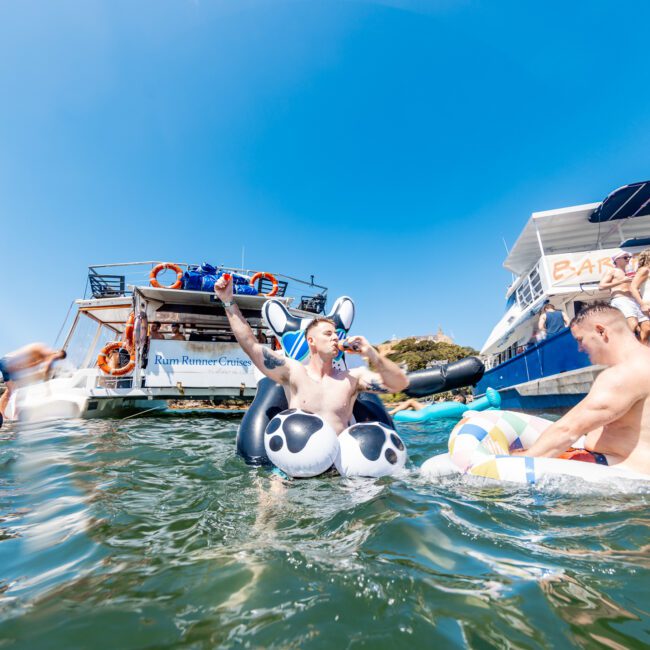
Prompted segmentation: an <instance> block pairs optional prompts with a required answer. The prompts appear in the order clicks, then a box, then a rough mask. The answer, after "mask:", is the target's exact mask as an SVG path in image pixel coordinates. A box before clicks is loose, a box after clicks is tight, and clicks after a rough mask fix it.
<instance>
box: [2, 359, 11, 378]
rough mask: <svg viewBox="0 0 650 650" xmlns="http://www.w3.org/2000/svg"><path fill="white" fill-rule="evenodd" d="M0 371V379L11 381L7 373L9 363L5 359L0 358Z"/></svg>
mask: <svg viewBox="0 0 650 650" xmlns="http://www.w3.org/2000/svg"><path fill="white" fill-rule="evenodd" d="M0 373H1V374H2V379H3V380H4V381H11V375H10V374H9V364H8V363H7V360H6V359H0Z"/></svg>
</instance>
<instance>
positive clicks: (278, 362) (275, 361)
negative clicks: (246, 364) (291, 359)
mask: <svg viewBox="0 0 650 650" xmlns="http://www.w3.org/2000/svg"><path fill="white" fill-rule="evenodd" d="M262 356H263V357H264V367H265V368H266V369H267V370H274V369H275V368H279V367H280V366H283V365H284V364H285V363H286V361H285V360H284V359H282V358H281V357H279V356H278V355H277V354H273V352H271V350H269V349H268V348H262Z"/></svg>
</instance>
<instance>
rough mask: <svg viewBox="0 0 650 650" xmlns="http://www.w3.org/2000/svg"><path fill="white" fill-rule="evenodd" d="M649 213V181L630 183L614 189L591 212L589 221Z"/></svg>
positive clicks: (601, 220) (600, 221)
mask: <svg viewBox="0 0 650 650" xmlns="http://www.w3.org/2000/svg"><path fill="white" fill-rule="evenodd" d="M648 215H650V181H643V182H642V183H631V184H630V185H624V186H623V187H619V188H618V189H617V190H614V191H613V192H612V193H611V194H610V195H609V196H608V197H607V198H606V199H605V200H604V201H603V202H602V203H601V204H600V205H599V206H598V207H597V208H596V209H595V210H594V211H593V213H592V214H591V216H590V217H589V221H591V223H603V222H604V221H614V220H615V219H629V218H631V217H644V216H648Z"/></svg>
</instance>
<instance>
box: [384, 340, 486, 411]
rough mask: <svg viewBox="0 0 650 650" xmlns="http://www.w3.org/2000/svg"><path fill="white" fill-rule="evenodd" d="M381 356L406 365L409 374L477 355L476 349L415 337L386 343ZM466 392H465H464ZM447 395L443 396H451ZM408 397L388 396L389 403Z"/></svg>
mask: <svg viewBox="0 0 650 650" xmlns="http://www.w3.org/2000/svg"><path fill="white" fill-rule="evenodd" d="M378 348H379V351H380V352H381V354H383V355H385V356H386V357H387V358H388V359H390V360H391V361H394V362H395V363H397V364H400V365H402V364H403V365H405V366H406V369H407V372H414V371H415V370H422V369H424V368H426V367H427V366H429V365H434V364H433V363H432V362H439V363H451V362H452V361H459V360H460V359H464V358H465V357H469V356H473V355H477V354H478V352H477V351H476V350H475V349H474V348H470V347H468V346H463V345H456V344H455V343H447V342H444V341H439V342H437V341H431V340H418V339H416V338H415V337H411V338H406V339H401V340H399V341H386V342H385V343H382V344H381V345H379V346H378ZM463 392H464V391H463ZM450 395H451V393H449V394H448V395H447V394H446V393H445V394H444V395H443V396H448V397H449V396H450ZM405 398H406V395H404V394H403V393H397V394H396V395H390V396H387V401H391V402H392V401H398V400H402V399H405Z"/></svg>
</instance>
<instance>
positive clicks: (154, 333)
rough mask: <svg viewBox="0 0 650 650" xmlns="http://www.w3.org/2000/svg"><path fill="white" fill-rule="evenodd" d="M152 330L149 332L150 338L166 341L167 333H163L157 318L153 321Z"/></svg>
mask: <svg viewBox="0 0 650 650" xmlns="http://www.w3.org/2000/svg"><path fill="white" fill-rule="evenodd" d="M150 330H151V332H150V334H149V338H150V339H154V340H156V341H164V340H165V335H164V334H162V333H161V331H160V323H159V322H158V321H157V320H155V321H154V322H153V323H151V328H150Z"/></svg>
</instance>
